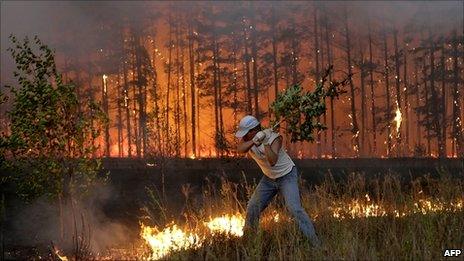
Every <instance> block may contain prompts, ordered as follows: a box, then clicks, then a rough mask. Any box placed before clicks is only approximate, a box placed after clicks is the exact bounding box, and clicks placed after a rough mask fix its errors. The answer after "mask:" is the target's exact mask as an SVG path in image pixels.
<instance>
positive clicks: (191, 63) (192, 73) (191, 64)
mask: <svg viewBox="0 0 464 261" xmlns="http://www.w3.org/2000/svg"><path fill="white" fill-rule="evenodd" d="M188 34H189V38H188V54H189V73H190V103H191V116H190V117H191V121H192V123H191V128H192V130H191V132H192V154H193V156H194V157H195V156H196V155H197V152H196V135H195V133H196V129H195V127H196V126H195V124H196V121H195V120H196V119H195V117H196V116H195V113H196V103H195V95H196V93H195V92H196V89H195V53H194V50H193V48H194V36H193V28H192V21H190V23H189V26H188Z"/></svg>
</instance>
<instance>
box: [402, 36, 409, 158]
mask: <svg viewBox="0 0 464 261" xmlns="http://www.w3.org/2000/svg"><path fill="white" fill-rule="evenodd" d="M407 46H408V44H407V43H406V44H405V46H404V51H403V85H404V111H405V113H404V117H403V122H404V123H403V125H404V126H405V127H406V135H405V136H406V137H405V138H406V140H405V145H406V153H407V154H408V155H409V120H410V117H409V97H408V96H409V89H408V88H409V86H408V74H407V68H408V66H407V65H408V64H407V61H408V60H407V52H408V50H407V49H406V48H407Z"/></svg>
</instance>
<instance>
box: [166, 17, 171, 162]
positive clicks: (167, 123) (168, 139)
mask: <svg viewBox="0 0 464 261" xmlns="http://www.w3.org/2000/svg"><path fill="white" fill-rule="evenodd" d="M168 23H169V47H168V49H169V50H168V82H167V86H166V105H165V107H166V115H165V122H166V127H165V128H164V131H165V134H164V138H165V144H166V145H165V146H166V155H168V156H171V155H172V150H171V140H170V134H171V133H170V127H171V126H169V110H170V108H169V102H170V101H169V99H170V90H171V70H172V21H171V15H170V14H169V22H168Z"/></svg>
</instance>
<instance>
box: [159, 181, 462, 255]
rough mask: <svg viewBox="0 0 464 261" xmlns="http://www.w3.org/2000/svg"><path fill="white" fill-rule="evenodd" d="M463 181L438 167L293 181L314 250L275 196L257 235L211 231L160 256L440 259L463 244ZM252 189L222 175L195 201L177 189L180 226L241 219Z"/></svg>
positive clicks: (252, 186)
mask: <svg viewBox="0 0 464 261" xmlns="http://www.w3.org/2000/svg"><path fill="white" fill-rule="evenodd" d="M463 185H464V184H463V176H462V173H461V174H458V175H457V176H455V177H451V176H450V175H448V174H447V173H446V172H441V173H440V177H438V178H431V177H428V176H426V177H421V178H417V179H414V180H412V181H409V182H404V181H403V180H402V179H400V177H399V176H397V175H395V174H389V175H385V176H383V177H379V178H373V179H369V180H368V179H366V178H364V176H363V175H361V174H359V173H353V174H351V175H349V177H348V179H347V180H346V181H345V182H335V181H334V179H333V178H332V177H331V176H330V175H327V178H326V180H325V181H324V182H323V183H322V184H320V185H317V186H310V185H309V184H307V183H302V186H300V187H301V191H300V192H301V195H302V202H303V205H304V208H305V209H306V210H307V211H308V213H309V215H310V216H311V217H312V218H313V220H315V227H316V230H317V233H318V234H319V236H320V238H321V240H322V241H323V247H322V248H321V249H313V248H311V247H310V244H309V242H308V241H307V240H306V239H305V238H304V237H303V236H302V235H301V233H300V232H299V231H298V229H297V227H296V224H295V223H294V222H293V221H292V219H291V217H290V216H289V215H288V212H287V211H286V210H285V209H284V208H285V207H284V206H283V204H282V200H281V199H279V198H278V199H277V200H275V201H274V202H273V203H272V204H271V205H270V207H268V209H266V211H265V213H263V216H262V219H261V220H262V221H261V229H260V231H259V232H258V233H257V234H253V235H247V236H245V237H233V236H228V235H224V234H219V235H210V236H207V237H206V239H205V241H204V242H203V244H202V246H201V247H197V248H191V249H185V250H181V251H174V252H172V253H171V254H170V255H168V256H166V257H165V258H166V259H189V260H191V259H210V260H211V259H221V260H224V259H232V260H237V259H247V260H248V259H252V260H258V259H260V260H262V259H266V260H267V259H270V260H274V259H279V260H295V259H300V260H302V259H304V260H307V259H330V260H333V259H349V260H351V259H364V260H365V259H368V260H376V259H425V260H431V259H437V258H442V256H443V250H444V249H446V248H458V249H461V248H462V247H463V246H464V233H462V228H463V227H464V211H463V206H462V203H463V200H464V189H463V188H464V186H463ZM253 188H254V184H247V183H245V182H242V183H240V184H235V183H231V182H228V181H227V180H222V183H221V185H220V189H219V190H218V189H217V186H214V185H213V184H211V183H210V185H208V186H207V187H206V188H204V190H203V195H202V196H201V198H195V197H193V195H191V194H190V193H189V190H188V188H184V190H183V192H184V196H185V207H184V211H183V216H184V220H183V221H184V223H185V226H184V227H185V228H194V227H198V226H199V224H201V223H202V222H203V221H204V220H207V219H208V218H209V217H214V216H219V215H222V214H234V213H240V214H242V215H243V216H244V214H245V212H244V208H245V206H246V199H247V198H249V195H250V194H251V192H252V191H253ZM459 202H460V203H459ZM459 204H460V205H459ZM158 205H159V204H158ZM152 213H155V211H153V212H152ZM158 213H162V214H158V215H157V216H151V218H152V219H155V220H157V221H158V222H157V223H160V221H161V219H162V216H166V215H165V211H162V212H159V211H158ZM276 213H279V220H278V222H276V221H274V220H273V217H274V216H275V214H276ZM334 213H337V214H336V215H335V214H334ZM363 213H364V214H363ZM366 213H367V214H366ZM205 233H206V232H205Z"/></svg>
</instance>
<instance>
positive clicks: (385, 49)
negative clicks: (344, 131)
mask: <svg viewBox="0 0 464 261" xmlns="http://www.w3.org/2000/svg"><path fill="white" fill-rule="evenodd" d="M383 54H384V67H385V72H384V75H385V89H386V94H385V95H386V100H387V101H386V103H387V104H386V116H385V117H386V121H387V126H386V127H387V157H389V156H390V153H391V123H390V121H391V119H392V117H391V107H390V72H389V70H390V68H389V65H388V46H387V32H386V31H385V29H384V31H383Z"/></svg>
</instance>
